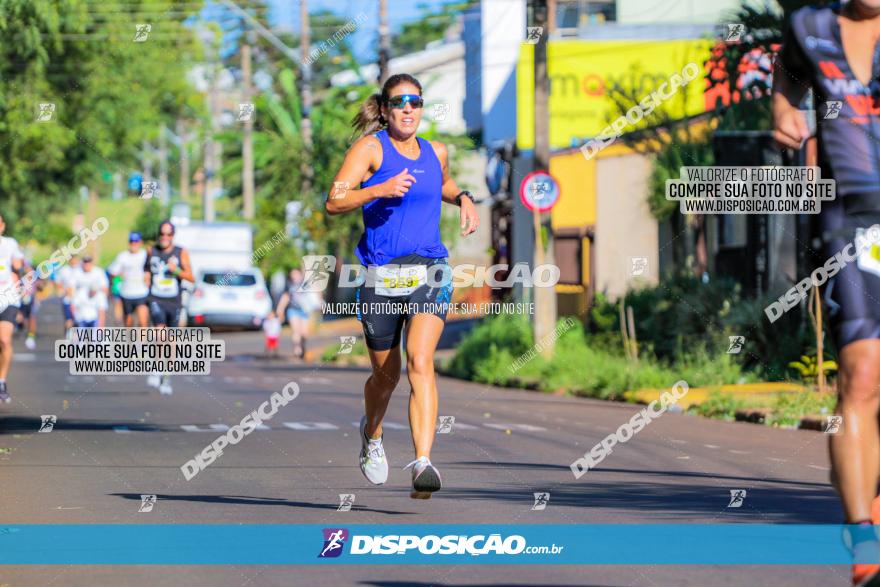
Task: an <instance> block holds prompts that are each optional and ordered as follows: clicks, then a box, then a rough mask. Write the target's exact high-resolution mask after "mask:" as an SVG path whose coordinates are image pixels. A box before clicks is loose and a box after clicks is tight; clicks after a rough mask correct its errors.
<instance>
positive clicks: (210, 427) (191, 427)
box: [180, 424, 229, 432]
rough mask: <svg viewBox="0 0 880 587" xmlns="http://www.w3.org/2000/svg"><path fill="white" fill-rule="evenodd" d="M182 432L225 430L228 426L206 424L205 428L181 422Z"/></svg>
mask: <svg viewBox="0 0 880 587" xmlns="http://www.w3.org/2000/svg"><path fill="white" fill-rule="evenodd" d="M180 427H181V428H183V431H184V432H226V431H227V430H229V426H227V425H226V424H208V427H207V428H202V427H201V426H196V425H195V424H181V425H180Z"/></svg>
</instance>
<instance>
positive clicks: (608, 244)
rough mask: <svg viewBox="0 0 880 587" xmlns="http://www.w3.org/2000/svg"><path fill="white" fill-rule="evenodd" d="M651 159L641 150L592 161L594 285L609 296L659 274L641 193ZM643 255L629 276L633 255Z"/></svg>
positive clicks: (654, 233) (651, 222)
mask: <svg viewBox="0 0 880 587" xmlns="http://www.w3.org/2000/svg"><path fill="white" fill-rule="evenodd" d="M651 169H652V167H651V160H650V158H648V157H645V156H644V155H640V154H632V155H624V156H621V157H601V158H599V159H598V161H597V165H596V174H597V175H596V218H597V221H596V239H595V241H594V246H595V252H594V257H593V258H594V260H595V263H596V267H595V273H594V274H595V277H596V290H597V291H600V292H605V293H607V294H608V296H609V297H610V298H611V299H616V298H618V297H620V295H621V294H623V293H625V292H626V290H627V288H628V287H631V286H635V285H637V284H639V283H650V284H656V283H657V282H658V277H659V275H660V271H659V269H660V267H659V245H658V241H659V238H658V226H657V221H656V220H655V219H654V217H653V216H651V211H650V210H649V209H648V203H647V201H646V196H645V194H647V193H648V180H649V179H650V176H651ZM633 257H647V259H648V266H647V270H646V271H645V272H644V275H641V276H633V275H632V273H631V267H632V258H633Z"/></svg>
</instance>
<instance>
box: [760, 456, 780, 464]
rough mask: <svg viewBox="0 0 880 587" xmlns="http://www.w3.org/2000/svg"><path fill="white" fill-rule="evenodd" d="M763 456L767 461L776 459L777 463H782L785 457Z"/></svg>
mask: <svg viewBox="0 0 880 587" xmlns="http://www.w3.org/2000/svg"><path fill="white" fill-rule="evenodd" d="M764 458H766V459H767V460H768V461H776V462H777V463H784V462H785V459H777V458H776V457H764Z"/></svg>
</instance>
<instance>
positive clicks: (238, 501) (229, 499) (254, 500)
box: [110, 493, 413, 516]
mask: <svg viewBox="0 0 880 587" xmlns="http://www.w3.org/2000/svg"><path fill="white" fill-rule="evenodd" d="M110 495H112V496H114V497H121V498H123V499H130V500H132V501H138V502H139V501H141V494H140V493H111V494H110ZM156 500H157V501H194V502H200V503H216V504H223V505H281V506H287V507H295V508H305V509H314V510H334V511H335V510H336V509H337V508H338V507H339V504H331V503H309V502H305V501H290V500H287V499H281V498H275V497H250V496H247V495H167V494H166V495H156ZM351 511H353V512H374V513H379V514H389V515H401V516H407V515H411V514H412V513H413V512H399V511H395V510H383V509H377V508H368V507H364V506H359V505H353V506H352V507H351Z"/></svg>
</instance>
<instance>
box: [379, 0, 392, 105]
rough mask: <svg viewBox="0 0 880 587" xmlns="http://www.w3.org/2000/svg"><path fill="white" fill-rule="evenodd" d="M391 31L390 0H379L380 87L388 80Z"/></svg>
mask: <svg viewBox="0 0 880 587" xmlns="http://www.w3.org/2000/svg"><path fill="white" fill-rule="evenodd" d="M390 33H391V31H390V29H389V28H388V0H379V87H380V88H381V87H382V86H383V85H384V84H385V80H387V79H388V61H389V60H390V59H391V34H390Z"/></svg>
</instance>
